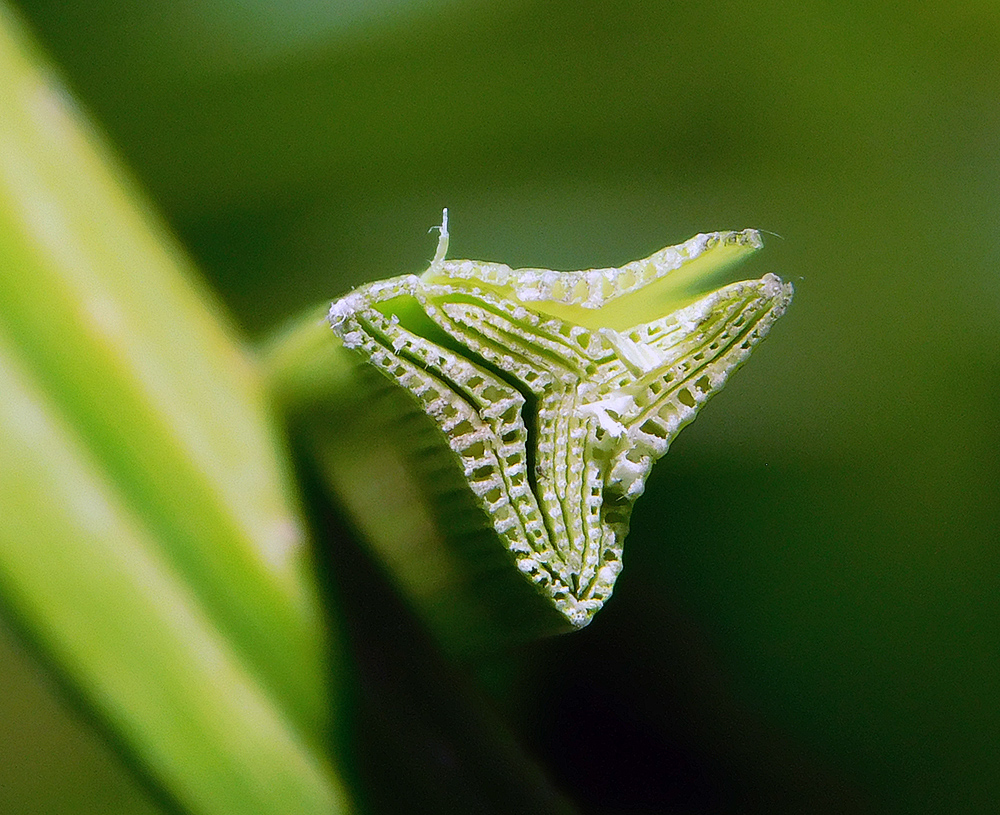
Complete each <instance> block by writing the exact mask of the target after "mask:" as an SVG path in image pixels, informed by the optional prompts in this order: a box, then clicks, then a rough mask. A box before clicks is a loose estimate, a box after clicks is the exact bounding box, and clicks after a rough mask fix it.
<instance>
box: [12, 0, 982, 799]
mask: <svg viewBox="0 0 1000 815" xmlns="http://www.w3.org/2000/svg"><path fill="white" fill-rule="evenodd" d="M15 6H16V7H17V8H19V10H20V11H21V12H22V13H23V15H24V17H25V18H26V20H27V21H28V23H29V25H30V27H31V28H32V29H33V30H34V32H35V34H36V36H37V38H38V39H39V40H40V42H41V43H42V44H43V46H44V48H45V49H46V50H47V51H48V52H49V54H50V55H51V57H52V58H53V60H54V61H55V62H56V63H57V65H58V66H59V67H60V70H61V71H62V72H63V75H64V77H65V79H66V81H67V84H68V85H69V86H70V87H71V88H72V89H73V91H74V92H75V94H76V96H77V98H78V99H79V101H80V103H81V105H82V106H83V107H84V108H85V109H86V110H87V111H88V112H89V113H91V114H92V116H93V118H94V119H95V121H96V122H97V123H98V126H99V127H100V128H102V129H103V130H104V131H105V133H106V134H107V135H108V136H109V138H110V140H111V142H112V143H113V144H114V145H115V146H116V147H117V149H118V150H119V151H120V153H121V154H122V155H123V157H124V159H125V161H126V162H127V164H128V165H129V166H130V167H131V169H132V171H133V172H134V174H135V175H136V176H137V178H138V179H139V181H140V183H141V185H142V186H143V187H144V188H145V189H146V190H147V191H148V193H149V196H150V200H151V201H152V202H153V206H155V207H156V208H157V209H159V210H160V211H161V212H162V213H163V215H164V216H165V217H166V219H167V220H168V221H169V223H170V224H171V226H172V227H173V229H174V230H175V231H176V232H177V234H178V235H179V236H180V239H181V241H182V242H183V244H184V245H185V246H186V247H187V249H188V250H189V251H190V253H191V254H192V255H193V257H194V258H195V260H196V261H197V263H198V264H199V266H200V268H201V270H202V271H203V273H204V275H205V277H206V278H207V279H208V280H209V281H210V282H211V284H212V285H213V286H214V288H215V289H216V290H217V292H218V294H219V297H220V298H221V300H222V301H223V302H224V303H225V304H226V305H227V306H228V308H229V309H230V310H231V311H232V312H233V314H234V315H235V317H236V319H237V321H238V322H239V323H240V324H241V325H242V327H243V328H244V329H245V331H246V335H247V337H248V339H250V340H261V339H264V338H265V337H266V336H267V334H268V332H269V331H271V330H273V329H275V328H276V327H277V326H279V325H280V324H281V323H282V322H283V321H284V320H286V319H288V318H289V317H291V316H293V315H295V314H296V313H297V312H299V311H301V310H302V309H304V308H307V307H310V306H313V305H315V304H317V303H319V302H321V301H323V300H328V299H330V298H331V297H333V296H334V295H337V294H339V293H342V292H343V291H345V290H346V289H347V288H349V287H350V286H353V285H356V284H359V283H361V282H364V281H367V280H371V279H376V278H382V277H388V276H392V275H395V274H400V273H403V272H410V271H419V270H421V269H422V268H423V267H424V265H425V264H426V262H427V261H428V260H429V259H430V257H431V256H432V255H433V251H434V243H435V238H434V236H433V235H428V234H427V228H428V227H429V226H430V225H432V224H435V223H438V222H439V218H440V211H441V208H442V207H443V206H448V207H449V208H450V211H451V227H452V243H451V247H452V248H451V253H450V254H451V256H452V257H473V258H481V259H490V260H502V261H505V262H507V263H510V264H511V265H530V266H544V267H549V268H566V269H568V268H580V267H588V266H603V265H618V264H620V263H621V262H624V261H627V260H631V259H633V258H636V257H641V256H644V255H646V254H648V253H650V252H652V251H654V250H655V249H658V248H660V247H661V246H663V245H666V244H668V243H675V242H678V241H680V240H683V239H685V238H687V237H689V236H690V235H692V234H694V233H696V232H699V231H709V230H716V229H727V228H743V227H747V226H756V227H760V228H762V229H766V230H769V231H770V232H773V233H775V235H774V236H771V237H769V239H768V241H767V247H766V249H765V251H764V252H762V253H761V254H760V255H759V256H758V257H757V258H756V259H754V260H753V261H752V262H751V266H747V267H744V270H745V271H746V272H747V274H748V276H749V275H750V274H752V275H753V276H760V275H762V274H763V273H765V272H768V271H773V272H775V273H777V274H779V275H781V276H782V277H785V278H787V279H791V280H793V281H794V283H795V285H796V299H795V302H794V303H793V305H792V308H791V309H790V311H789V313H788V315H787V316H786V317H785V318H784V319H783V320H782V321H781V322H780V323H779V324H778V325H777V326H776V328H775V330H774V332H773V333H772V337H771V339H770V340H769V341H768V342H767V343H766V344H765V345H764V346H763V347H762V348H761V349H760V350H759V352H757V353H756V354H755V357H754V359H753V361H752V362H751V364H750V365H748V367H747V368H746V369H745V370H744V371H742V372H741V373H740V374H739V375H738V376H737V377H736V378H735V379H734V380H733V382H732V383H731V384H730V385H729V386H728V387H727V389H726V391H725V392H724V393H723V394H722V395H720V396H719V397H717V398H716V400H714V401H713V403H712V404H711V406H710V407H708V408H707V409H706V410H705V411H704V413H703V414H702V416H701V417H700V418H699V420H698V421H697V422H696V423H695V424H694V425H692V426H691V427H690V428H689V429H687V430H685V431H684V433H683V434H682V435H681V437H680V438H679V439H678V441H677V442H676V443H675V444H674V446H673V448H672V450H671V452H670V454H669V455H668V456H667V457H666V458H665V459H664V460H663V461H661V462H660V464H658V465H657V468H656V469H655V470H654V473H653V477H652V481H651V484H650V486H649V489H648V491H647V494H646V496H645V497H644V498H643V499H642V500H641V501H640V503H639V506H638V508H637V512H636V516H635V519H634V528H633V533H632V535H631V537H630V539H629V541H628V544H627V546H626V554H625V558H626V560H625V564H626V568H625V571H624V573H623V575H622V577H621V579H620V582H619V584H618V588H617V591H616V594H615V597H614V598H613V599H612V601H611V602H610V603H609V605H608V607H607V608H606V609H605V610H604V611H603V612H602V613H601V614H600V615H599V616H598V618H597V619H596V621H595V622H594V623H593V625H592V626H591V627H590V628H588V629H587V630H585V631H583V632H581V633H579V634H575V635H572V636H567V637H563V638H559V639H555V640H548V641H544V642H541V643H536V644H533V645H531V646H529V647H526V648H524V649H521V650H519V651H517V652H515V653H512V654H505V655H502V656H500V657H498V658H497V659H495V660H494V661H492V662H491V663H489V664H485V665H482V666H479V668H478V673H477V681H478V682H479V684H480V688H481V690H482V692H483V693H484V694H485V696H486V697H487V698H488V699H489V704H490V705H491V706H492V707H493V708H494V710H495V712H496V715H497V717H498V719H499V720H500V721H502V722H503V724H504V726H505V727H508V728H509V729H510V731H511V732H512V733H513V734H514V737H515V738H516V739H517V740H518V742H519V743H520V744H522V745H523V746H524V747H525V749H526V750H527V751H528V753H529V754H530V755H532V756H533V757H534V758H535V759H536V760H537V761H538V763H539V765H540V767H541V768H542V771H543V772H544V773H545V774H547V775H548V776H549V778H551V779H552V780H553V782H554V783H555V784H556V786H557V787H559V788H560V789H562V790H563V791H564V792H566V793H567V794H568V795H569V797H570V798H571V799H573V800H574V801H575V802H576V803H577V804H578V805H579V806H580V808H581V810H583V811H584V812H586V813H660V812H662V813H673V812H677V813H681V812H683V813H717V812H816V811H827V812H869V811H872V812H874V811H878V812H886V811H896V812H907V813H911V812H935V813H936V812H941V813H951V812H954V813H965V812H968V813H974V812H975V813H978V812H987V811H994V810H995V809H996V806H997V802H998V801H1000V603H998V597H997V595H998V586H1000V546H998V545H1000V465H998V456H997V451H998V450H1000V354H998V350H1000V241H998V238H997V232H998V230H997V228H998V226H1000V59H998V55H1000V5H998V4H996V3H994V2H987V0H965V1H964V2H962V3H954V2H946V0H932V1H931V2H921V3H916V2H911V3H907V2H885V1H883V2H871V1H870V0H869V2H857V1H856V0H841V2H837V3H831V2H825V1H824V0H805V1H804V2H802V0H798V1H797V2H791V0H760V1H759V2H757V3H753V4H740V3H735V2H707V3H680V2H664V1H663V0H633V2H621V3H610V2H605V1H604V0H575V2H568V1H566V0H503V1H499V0H498V1H497V2H487V0H368V2H351V1H350V0H327V2H320V1H319V0H283V2H280V3H279V2H277V1H276V0H172V2H165V0H118V2H109V0H76V2H73V3H71V4H68V3H64V2H57V0H22V2H20V3H16V4H15ZM348 560H349V558H348ZM334 569H336V553H334ZM377 590H378V589H377V588H372V589H371V591H372V592H377ZM3 642H4V645H3V649H2V650H3V653H2V667H0V673H2V676H3V692H2V693H3V699H4V701H3V703H2V704H0V744H2V745H3V747H2V750H0V755H2V758H0V801H3V800H4V798H5V797H6V800H7V802H8V803H7V804H6V805H5V806H4V807H3V811H11V812H14V811H18V812H45V813H55V812H63V811H65V812H78V811H102V812H116V811H117V812H130V813H131V812H146V811H150V812H152V811H155V806H156V805H155V803H154V802H153V801H152V800H151V799H150V798H149V797H148V794H147V793H146V792H145V791H144V790H143V789H142V788H141V787H139V786H137V785H136V783H135V781H134V780H133V778H132V776H131V775H130V774H129V773H128V771H127V770H126V769H125V768H124V767H122V766H121V764H120V762H119V760H118V759H117V758H116V757H115V756H114V755H113V754H112V753H110V752H109V751H108V749H107V748H106V747H105V746H104V745H103V744H102V742H101V741H100V739H99V738H98V737H97V736H96V735H95V734H94V733H93V731H92V730H91V729H90V728H89V725H87V723H86V722H84V721H82V720H81V719H80V717H79V715H78V714H77V713H76V712H74V710H73V709H71V708H67V707H66V705H65V704H64V703H63V702H62V701H60V696H59V694H58V693H56V692H54V690H53V688H52V685H51V682H50V680H48V679H47V678H46V676H45V674H44V673H43V672H41V670H40V669H39V668H38V666H36V665H34V664H33V663H31V662H30V660H27V659H26V658H25V657H24V656H23V655H22V654H21V653H20V651H19V650H18V646H17V645H16V643H15V642H14V641H13V640H11V639H10V638H9V637H6V636H5V638H4V640H3ZM387 662H388V661H387ZM385 670H386V671H388V672H389V673H390V674H391V669H390V668H388V667H386V669H385ZM382 679H385V681H387V682H390V683H391V682H392V677H391V675H390V676H388V678H386V677H385V676H383V677H382ZM362 693H364V690H363V689H362ZM412 704H414V705H419V704H420V701H419V698H418V699H414V700H412ZM368 752H369V753H370V754H371V756H370V757H369V758H370V760H371V761H372V762H373V764H374V765H377V763H378V754H379V750H378V749H377V745H376V746H375V747H372V746H371V745H369V750H368ZM421 760H424V761H425V762H429V760H428V759H426V757H424V759H421V758H420V757H416V758H414V757H410V758H407V757H406V756H393V761H397V762H400V763H401V764H403V765H405V764H406V762H407V761H412V762H414V763H413V764H412V766H410V767H408V768H407V767H403V769H400V768H399V767H396V768H390V769H386V768H385V767H382V768H381V770H380V769H379V768H378V767H377V766H374V767H373V768H369V770H368V772H369V774H370V775H369V777H370V778H373V779H381V780H379V781H378V786H380V788H381V789H382V790H383V793H384V796H385V797H386V800H391V792H387V791H386V786H385V785H391V783H392V778H393V771H394V770H398V771H399V773H400V774H401V775H400V776H399V777H402V776H405V774H406V772H410V773H411V774H413V775H415V776H419V775H421V774H422V773H423V774H427V775H433V772H434V765H433V763H425V764H421V763H420V761H421ZM380 772H382V773H383V775H382V776H380V775H379V773H380ZM427 786H428V790H429V791H426V795H427V796H428V797H427V798H426V799H418V800H416V801H411V802H409V803H408V804H407V803H403V802H397V806H396V807H395V808H394V809H392V810H388V811H395V812H409V811H413V812H418V811H421V809H420V807H421V806H423V805H426V802H427V801H429V800H432V799H433V795H434V794H435V793H434V791H433V789H431V788H432V787H433V781H432V780H431V781H428V782H427ZM375 800H376V802H378V800H379V798H378V795H377V794H376V795H375ZM95 802H97V804H98V805H97V806H96V807H95ZM482 804H483V808H482V809H467V810H466V811H483V812H487V811H494V809H490V808H489V804H488V802H485V801H484V802H482ZM408 807H409V808H408Z"/></svg>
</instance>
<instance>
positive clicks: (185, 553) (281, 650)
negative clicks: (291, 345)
mask: <svg viewBox="0 0 1000 815" xmlns="http://www.w3.org/2000/svg"><path fill="white" fill-rule="evenodd" d="M0 24H2V27H0V76H2V77H3V83H2V84H0V269H2V275H0V376H2V378H3V383H2V385H0V392H2V393H3V400H2V402H0V411H2V414H3V415H2V419H0V427H2V428H3V432H2V436H0V462H2V466H0V469H2V471H3V472H4V478H3V480H2V482H0V582H2V584H3V587H4V596H5V599H6V602H7V603H8V605H9V606H10V608H11V611H12V613H13V614H14V615H15V616H17V617H18V618H19V620H20V621H21V623H22V625H23V626H24V627H25V628H26V629H27V630H28V631H30V632H31V633H32V635H33V636H34V637H36V638H37V641H38V643H39V645H40V646H41V647H42V648H43V649H44V650H45V651H46V652H47V653H48V654H49V655H50V656H51V658H52V659H53V661H54V662H55V664H57V665H58V666H59V667H60V668H61V669H62V670H63V671H65V672H66V675H67V678H68V681H69V682H70V683H71V684H72V685H73V686H75V687H76V689H77V690H78V691H79V692H80V694H81V695H82V696H83V697H84V698H85V699H86V700H87V701H88V702H89V704H91V705H92V706H93V708H94V709H95V710H96V711H98V712H99V713H100V714H101V715H102V716H104V717H106V719H107V721H108V722H109V723H110V725H111V726H112V728H113V729H114V730H115V731H116V732H117V734H118V735H119V737H120V738H121V739H122V741H123V742H124V743H125V744H127V745H128V748H129V749H130V750H132V751H134V752H135V758H136V759H137V760H138V761H139V762H140V763H141V764H144V765H145V766H146V767H147V768H148V769H149V771H150V772H151V773H152V774H153V775H154V776H156V777H157V779H158V780H159V781H160V783H162V784H164V785H165V786H166V787H167V788H168V789H169V791H170V793H171V794H172V795H173V796H175V797H176V798H177V799H178V800H179V801H181V802H183V803H184V804H185V805H186V806H188V807H189V808H190V809H191V811H193V812H206V813H209V812H247V811H254V812H265V811H272V812H291V811H303V812H306V811H308V812H313V811H318V810H320V809H323V810H330V809H331V808H333V807H335V806H337V805H339V803H342V802H343V792H342V790H341V788H340V785H339V782H338V781H337V779H336V775H335V773H334V771H333V770H332V769H331V767H330V766H329V765H328V763H327V760H326V759H325V758H324V757H323V752H322V751H323V748H324V747H325V744H326V741H327V740H328V739H329V737H330V730H329V728H330V725H331V719H330V717H331V713H332V711H333V707H332V701H331V698H330V684H329V677H328V664H327V660H328V653H327V651H328V648H330V647H331V643H330V641H329V638H328V634H327V627H326V625H325V621H324V617H323V613H322V610H321V608H320V604H319V597H318V593H317V587H316V585H315V583H314V575H313V571H312V569H311V555H310V552H309V550H308V547H307V541H306V538H305V536H304V534H303V530H302V526H301V522H300V520H299V518H298V514H297V511H296V506H295V499H294V496H293V492H292V489H291V485H290V482H289V473H288V465H287V462H286V461H285V459H284V456H283V450H282V447H281V445H280V443H279V442H278V440H277V437H276V435H275V430H274V427H273V425H272V423H271V422H270V419H269V417H268V415H267V410H266V407H265V403H264V397H263V393H262V390H261V385H260V382H259V380H258V377H257V375H256V372H255V370H254V368H253V367H252V365H251V364H250V363H249V361H248V360H247V359H246V357H245V356H244V355H243V354H242V353H241V351H240V350H239V349H238V348H237V347H236V345H235V343H234V341H233V338H232V335H231V333H230V330H229V329H228V327H227V326H226V325H225V324H224V322H223V321H222V320H221V318H220V315H219V314H218V312H217V311H216V310H215V309H214V307H213V306H212V305H206V303H207V302H208V298H206V297H205V294H204V292H203V291H201V290H200V288H199V287H198V286H197V285H193V284H192V283H191V281H190V280H189V278H188V276H187V275H188V270H187V269H186V268H185V264H184V263H183V261H182V260H181V259H180V256H179V253H178V252H177V250H176V249H175V248H174V247H173V246H172V244H171V242H170V240H169V239H168V238H167V237H166V236H165V234H164V231H163V229H162V228H161V227H160V226H159V225H158V224H157V223H156V222H155V220H154V219H153V218H151V217H150V216H149V214H148V213H146V212H144V211H143V208H144V205H143V203H142V201H141V199H139V198H138V197H137V196H136V195H135V193H134V192H133V191H132V190H131V189H130V188H129V187H128V185H127V183H124V182H123V181H122V180H121V177H120V173H119V172H118V171H117V169H115V167H114V162H113V160H112V159H111V158H110V157H109V156H108V155H107V153H106V151H105V150H104V148H103V147H102V145H101V144H100V143H99V140H98V139H96V138H95V136H94V135H93V134H92V133H90V132H88V131H87V130H86V128H85V126H82V125H81V124H80V123H79V122H78V121H77V118H76V116H75V114H74V112H73V110H72V106H71V104H70V103H69V100H68V99H67V98H66V96H65V94H64V93H63V92H62V90H61V89H60V86H59V84H58V82H57V81H55V80H54V79H53V78H52V76H51V75H50V74H49V73H48V71H47V70H46V69H45V68H44V67H42V66H40V62H39V59H38V57H37V55H36V54H35V53H34V52H33V50H32V49H31V47H30V46H29V45H27V44H26V43H25V41H24V38H23V35H22V34H21V33H20V32H19V30H18V25H17V23H16V21H15V20H14V19H13V18H12V16H11V15H10V14H9V12H7V11H6V10H5V9H4V10H0Z"/></svg>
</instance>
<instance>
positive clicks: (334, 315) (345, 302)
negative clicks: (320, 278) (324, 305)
mask: <svg viewBox="0 0 1000 815" xmlns="http://www.w3.org/2000/svg"><path fill="white" fill-rule="evenodd" d="M364 307H365V297H364V295H363V294H361V293H360V292H356V291H352V292H351V293H350V294H346V295H344V296H343V297H341V298H340V299H339V300H337V301H336V302H335V303H332V304H331V305H330V312H329V314H328V315H327V318H326V319H327V321H328V322H329V323H330V325H331V326H332V327H333V329H334V330H336V329H337V328H338V327H339V326H340V325H341V324H343V322H344V321H345V320H346V319H348V318H349V317H353V316H354V315H355V314H357V313H358V312H359V311H361V310H362V309H363V308H364Z"/></svg>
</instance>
